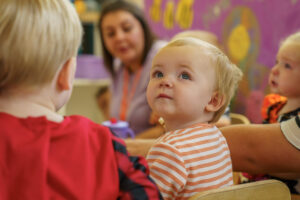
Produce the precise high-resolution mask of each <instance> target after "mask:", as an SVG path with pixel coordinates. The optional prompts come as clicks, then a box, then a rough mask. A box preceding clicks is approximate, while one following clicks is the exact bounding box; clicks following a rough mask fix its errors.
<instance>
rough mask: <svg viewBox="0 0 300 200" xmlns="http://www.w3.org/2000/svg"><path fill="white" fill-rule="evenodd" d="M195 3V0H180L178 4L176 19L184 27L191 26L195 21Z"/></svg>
mask: <svg viewBox="0 0 300 200" xmlns="http://www.w3.org/2000/svg"><path fill="white" fill-rule="evenodd" d="M193 4H194V0H180V1H179V3H178V5H177V10H176V16H175V19H176V21H177V23H178V25H179V26H180V28H182V29H188V28H190V27H191V25H192V23H193V18H194V12H193Z"/></svg>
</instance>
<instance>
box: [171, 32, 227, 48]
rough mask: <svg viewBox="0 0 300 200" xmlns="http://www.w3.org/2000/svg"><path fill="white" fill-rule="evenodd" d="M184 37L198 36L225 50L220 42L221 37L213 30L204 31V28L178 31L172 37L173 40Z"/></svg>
mask: <svg viewBox="0 0 300 200" xmlns="http://www.w3.org/2000/svg"><path fill="white" fill-rule="evenodd" d="M182 37H193V38H197V39H199V40H203V41H205V42H208V43H210V44H212V45H214V46H216V47H218V48H219V49H220V50H222V51H223V46H222V45H221V43H220V42H219V39H218V37H217V35H215V34H214V33H212V32H209V31H204V30H187V31H182V32H179V33H177V34H176V35H174V36H173V37H172V39H171V40H175V39H178V38H182Z"/></svg>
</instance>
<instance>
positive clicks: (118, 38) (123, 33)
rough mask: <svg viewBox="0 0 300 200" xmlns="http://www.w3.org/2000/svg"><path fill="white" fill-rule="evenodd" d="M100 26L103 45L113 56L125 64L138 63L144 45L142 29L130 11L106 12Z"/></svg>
mask: <svg viewBox="0 0 300 200" xmlns="http://www.w3.org/2000/svg"><path fill="white" fill-rule="evenodd" d="M100 26H101V27H100V28H101V30H102V34H103V36H102V37H103V40H104V41H103V42H104V45H105V46H106V48H107V50H108V51H109V52H110V53H111V54H112V56H113V57H116V58H119V59H120V60H121V61H122V62H123V63H124V64H125V65H127V66H130V65H131V64H136V63H137V62H139V64H140V62H141V60H142V56H143V51H144V47H145V39H144V31H143V28H142V25H141V24H140V22H139V21H138V20H137V19H136V18H135V17H134V16H133V15H132V14H131V13H129V12H127V11H123V10H119V11H114V12H111V13H108V14H106V15H105V16H104V17H103V20H102V24H101V25H100Z"/></svg>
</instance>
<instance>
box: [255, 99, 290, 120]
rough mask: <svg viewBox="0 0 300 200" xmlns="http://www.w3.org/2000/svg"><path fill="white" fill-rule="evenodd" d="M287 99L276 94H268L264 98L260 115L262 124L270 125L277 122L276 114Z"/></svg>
mask: <svg viewBox="0 0 300 200" xmlns="http://www.w3.org/2000/svg"><path fill="white" fill-rule="evenodd" d="M286 102H287V98H286V97H283V96H280V95H278V94H269V95H267V96H265V98H264V101H263V105H262V109H261V114H262V117H263V123H264V124H272V123H277V122H278V117H279V116H278V113H279V111H280V110H281V109H282V108H283V106H284V105H285V104H286Z"/></svg>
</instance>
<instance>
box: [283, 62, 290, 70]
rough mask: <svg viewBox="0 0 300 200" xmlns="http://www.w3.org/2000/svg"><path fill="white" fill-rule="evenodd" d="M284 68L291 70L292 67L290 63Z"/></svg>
mask: <svg viewBox="0 0 300 200" xmlns="http://www.w3.org/2000/svg"><path fill="white" fill-rule="evenodd" d="M284 68H286V69H291V68H292V66H291V65H290V64H288V63H285V64H284Z"/></svg>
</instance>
